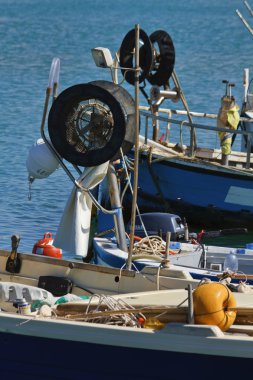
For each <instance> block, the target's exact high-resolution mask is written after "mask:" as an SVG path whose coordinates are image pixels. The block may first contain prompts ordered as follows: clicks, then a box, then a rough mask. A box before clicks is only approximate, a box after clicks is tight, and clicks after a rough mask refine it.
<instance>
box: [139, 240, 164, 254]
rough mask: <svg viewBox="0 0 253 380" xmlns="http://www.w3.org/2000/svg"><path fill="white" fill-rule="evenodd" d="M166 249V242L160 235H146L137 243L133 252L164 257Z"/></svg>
mask: <svg viewBox="0 0 253 380" xmlns="http://www.w3.org/2000/svg"><path fill="white" fill-rule="evenodd" d="M165 249H166V244H165V242H164V241H163V240H162V238H161V237H160V236H146V237H144V238H143V239H142V240H140V241H139V242H138V243H135V245H134V248H133V253H134V254H135V255H137V254H138V255H139V254H142V255H153V256H159V257H163V255H164V253H165Z"/></svg>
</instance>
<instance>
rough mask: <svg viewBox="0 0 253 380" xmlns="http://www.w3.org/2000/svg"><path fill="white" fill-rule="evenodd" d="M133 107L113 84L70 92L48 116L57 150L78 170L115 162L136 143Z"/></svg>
mask: <svg viewBox="0 0 253 380" xmlns="http://www.w3.org/2000/svg"><path fill="white" fill-rule="evenodd" d="M119 94H120V95H119ZM133 103H134V102H133V99H132V97H131V96H130V95H129V94H128V93H127V91H126V90H123V89H122V88H121V87H120V86H119V85H116V84H113V83H111V82H106V81H96V82H90V83H87V84H78V85H75V86H72V87H69V88H67V89H66V90H64V91H63V92H62V93H61V94H59V96H58V97H57V98H56V100H55V101H54V103H53V104H52V107H51V109H50V112H49V116H48V132H49V136H50V139H51V142H52V144H53V146H54V148H55V150H56V151H57V152H58V153H59V155H60V156H61V157H63V158H64V159H66V160H67V161H69V162H70V163H72V164H74V165H77V166H85V167H86V166H87V167H88V166H97V165H100V164H102V163H104V162H106V161H108V160H111V159H115V158H116V157H117V155H118V154H119V149H120V147H121V146H124V150H125V152H126V151H127V149H131V148H132V146H133V143H134V137H133V136H134V131H133V127H134V124H133V114H134V106H133ZM130 121H131V123H130ZM130 126H131V128H130ZM130 129H131V131H130Z"/></svg>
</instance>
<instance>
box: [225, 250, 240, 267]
mask: <svg viewBox="0 0 253 380" xmlns="http://www.w3.org/2000/svg"><path fill="white" fill-rule="evenodd" d="M223 270H224V271H231V272H237V271H238V259H237V256H236V253H235V251H234V250H231V251H230V253H229V254H227V255H226V258H225V260H224V265H223Z"/></svg>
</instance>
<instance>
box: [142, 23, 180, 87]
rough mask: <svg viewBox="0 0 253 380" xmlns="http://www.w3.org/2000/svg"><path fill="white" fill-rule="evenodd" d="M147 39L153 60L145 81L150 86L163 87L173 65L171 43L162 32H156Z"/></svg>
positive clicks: (173, 50) (173, 55) (173, 52)
mask: <svg viewBox="0 0 253 380" xmlns="http://www.w3.org/2000/svg"><path fill="white" fill-rule="evenodd" d="M149 39H150V41H151V43H152V48H153V57H154V60H153V65H152V68H151V70H150V71H149V74H148V76H147V80H148V81H149V83H151V84H152V85H157V86H163V85H166V84H168V80H169V79H170V77H171V75H172V72H173V69H174V65H175V48H174V45H173V41H172V39H171V37H170V35H169V34H168V33H167V32H165V31H163V30H156V31H155V32H154V33H152V34H151V35H150V36H149Z"/></svg>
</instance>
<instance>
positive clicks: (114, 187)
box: [107, 162, 127, 252]
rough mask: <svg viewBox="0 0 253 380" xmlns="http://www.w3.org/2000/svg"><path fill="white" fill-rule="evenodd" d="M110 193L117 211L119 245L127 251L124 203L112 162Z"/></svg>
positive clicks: (109, 180)
mask: <svg viewBox="0 0 253 380" xmlns="http://www.w3.org/2000/svg"><path fill="white" fill-rule="evenodd" d="M107 178H108V185H109V195H110V200H111V207H112V209H113V210H114V211H115V210H116V213H115V214H113V219H114V225H115V235H116V239H117V242H118V246H119V248H120V249H121V250H122V251H125V252H127V243H126V232H125V225H124V220H123V214H122V205H121V202H120V195H119V188H118V181H117V175H116V171H115V168H114V165H113V164H112V163H111V162H110V163H109V167H108V172H107Z"/></svg>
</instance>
